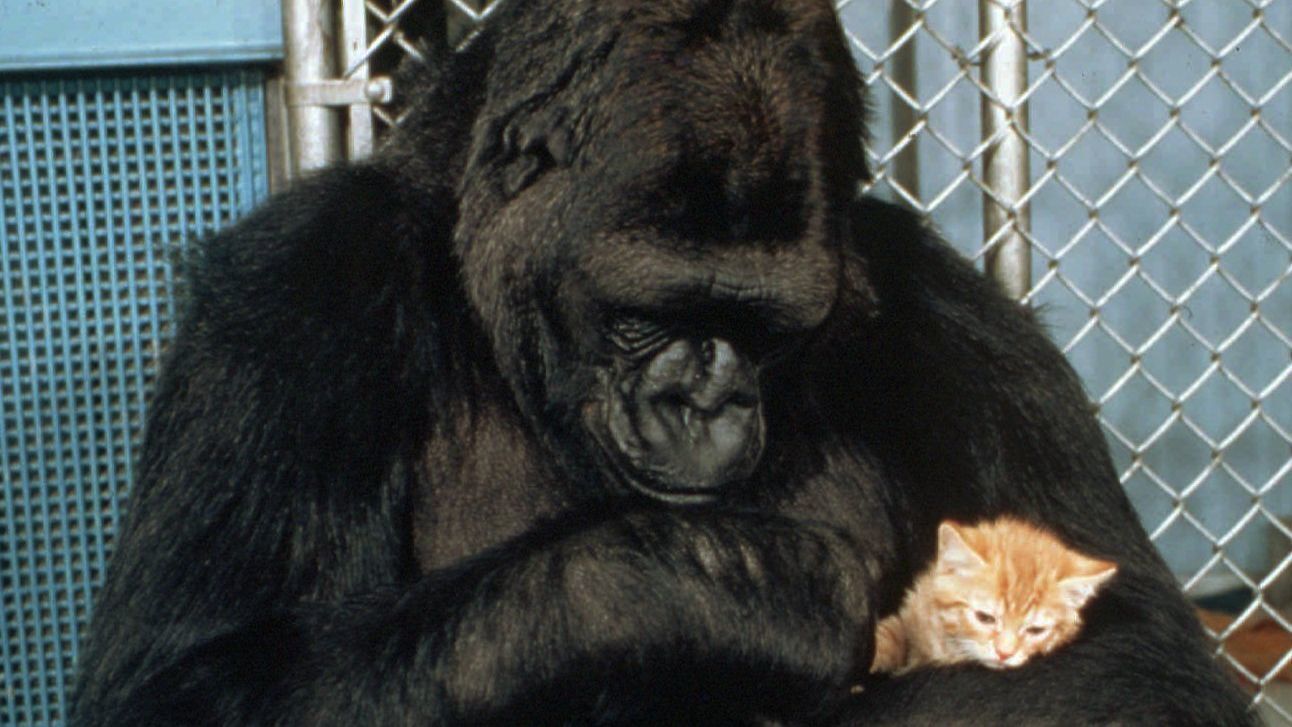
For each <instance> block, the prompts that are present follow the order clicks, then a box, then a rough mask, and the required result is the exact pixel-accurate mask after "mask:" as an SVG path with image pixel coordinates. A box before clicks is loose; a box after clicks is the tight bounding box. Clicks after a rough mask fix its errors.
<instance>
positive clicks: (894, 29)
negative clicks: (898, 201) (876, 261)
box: [888, 0, 921, 199]
mask: <svg viewBox="0 0 1292 727" xmlns="http://www.w3.org/2000/svg"><path fill="white" fill-rule="evenodd" d="M915 22H916V14H915V10H914V9H913V8H911V6H910V5H908V4H907V3H906V0H894V2H893V3H892V4H891V5H890V7H889V15H888V40H889V43H892V42H893V41H895V40H897V39H898V38H900V37H902V35H903V34H904V33H906V31H907V30H909V29H910V27H911V26H912V25H914V24H915ZM917 38H918V36H912V37H911V39H910V40H908V41H906V44H905V45H903V46H902V47H901V48H899V49H897V50H896V51H894V52H893V54H892V57H891V60H890V65H889V68H890V71H889V76H890V77H891V78H892V79H893V81H894V82H895V83H896V84H897V85H898V87H900V88H901V89H902V90H903V91H905V92H906V93H907V95H909V96H910V97H911V98H912V99H917V100H918V99H919V97H920V96H919V91H918V90H917V88H916V87H917V84H918V83H919V76H918V68H917V67H916V64H915V42H916V40H917ZM919 120H920V114H919V113H917V112H916V110H915V109H913V108H911V107H910V106H907V105H906V103H904V102H903V101H901V100H894V101H893V108H892V110H891V113H890V114H889V119H888V123H889V129H890V130H891V132H892V136H893V144H894V145H896V144H900V143H901V142H902V140H903V139H905V138H906V137H908V136H910V135H911V133H912V131H913V130H914V128H915V125H916V124H917V123H918V122H919ZM889 175H890V178H891V180H892V182H893V184H896V185H898V186H900V187H901V188H902V189H904V190H906V192H907V193H908V194H910V195H911V197H913V198H915V199H921V198H920V150H919V141H918V139H911V140H910V141H909V142H908V143H907V145H906V147H905V148H904V149H902V150H901V151H900V152H898V153H897V155H896V156H895V157H893V160H892V167H891V171H890V172H889Z"/></svg>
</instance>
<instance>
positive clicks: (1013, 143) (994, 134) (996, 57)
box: [978, 0, 1032, 299]
mask: <svg viewBox="0 0 1292 727" xmlns="http://www.w3.org/2000/svg"><path fill="white" fill-rule="evenodd" d="M1026 30H1027V11H1026V0H979V4H978V35H979V37H980V38H982V39H984V40H986V39H990V40H989V41H988V46H987V49H986V51H985V52H984V57H983V63H982V82H983V85H984V86H986V87H987V89H988V90H989V91H990V92H991V93H992V94H994V95H995V99H992V98H989V97H986V96H984V98H983V99H982V101H981V103H982V135H983V139H996V140H997V141H996V142H995V143H993V144H992V145H991V146H990V147H988V148H987V150H986V151H985V153H984V155H983V182H984V183H985V185H986V188H987V189H988V190H989V192H990V194H986V195H984V196H983V211H982V212H983V214H982V218H983V219H982V221H983V238H984V240H985V241H986V242H987V244H988V246H989V247H988V249H987V254H986V263H987V273H988V274H989V275H991V276H992V277H993V278H995V279H996V280H997V281H999V282H1000V284H1001V285H1002V286H1003V287H1004V289H1005V291H1006V292H1007V293H1008V294H1009V295H1010V296H1011V297H1013V298H1015V299H1018V298H1022V297H1023V296H1025V295H1027V293H1028V291H1030V290H1031V288H1032V250H1031V248H1030V247H1029V245H1028V241H1027V236H1026V234H1025V233H1026V231H1027V229H1028V213H1027V208H1026V205H1025V204H1022V200H1023V197H1024V195H1026V194H1027V191H1028V188H1029V186H1030V183H1031V172H1032V170H1031V164H1030V162H1029V159H1028V147H1027V141H1026V140H1025V139H1024V138H1023V133H1022V132H1024V131H1026V130H1027V104H1026V103H1025V102H1023V101H1022V97H1023V94H1024V92H1025V91H1026V90H1027V47H1026V44H1025V43H1024V41H1023V33H1024V32H1025V31H1026ZM993 195H994V197H995V198H994V199H993Z"/></svg>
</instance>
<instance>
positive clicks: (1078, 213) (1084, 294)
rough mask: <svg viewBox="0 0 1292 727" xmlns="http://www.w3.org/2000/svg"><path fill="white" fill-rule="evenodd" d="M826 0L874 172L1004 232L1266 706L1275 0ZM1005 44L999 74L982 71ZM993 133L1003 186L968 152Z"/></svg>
mask: <svg viewBox="0 0 1292 727" xmlns="http://www.w3.org/2000/svg"><path fill="white" fill-rule="evenodd" d="M357 1H358V0H346V2H347V3H349V2H357ZM502 1H504V0H499V1H496V2H492V3H490V2H466V1H465V0H368V1H367V2H364V3H363V5H364V7H365V8H366V14H365V18H366V23H367V26H366V28H365V29H364V30H365V32H366V35H365V36H363V37H366V38H367V40H368V48H367V52H366V54H363V55H362V56H361V57H363V58H384V59H385V61H384V62H386V63H389V62H390V61H391V59H393V58H397V57H399V56H401V55H403V54H406V53H408V52H410V51H411V52H413V53H416V51H417V37H418V34H419V33H421V32H423V31H424V29H423V28H420V27H416V28H415V27H414V26H411V25H410V26H408V27H407V28H405V23H406V22H407V19H408V18H413V17H417V16H418V14H419V12H425V11H426V9H427V8H433V9H434V10H435V11H436V12H438V11H439V10H440V9H441V8H443V9H444V11H445V12H446V14H447V16H448V26H449V28H450V31H449V33H450V36H456V37H460V36H461V35H463V34H464V33H467V32H469V31H470V28H471V27H472V25H473V24H474V23H476V22H478V21H479V20H480V19H482V18H483V17H485V16H487V15H489V14H490V13H491V11H492V10H493V9H494V8H496V7H498V6H499V5H500V4H501V2H502ZM836 5H837V6H838V8H839V12H840V15H841V17H842V19H843V23H844V26H845V29H846V31H847V33H848V35H849V38H850V40H851V41H852V43H853V46H854V49H855V55H856V58H857V60H858V62H859V64H860V66H861V68H862V69H863V72H864V74H865V76H866V81H867V85H868V86H869V88H870V96H871V99H872V101H873V102H874V104H875V106H876V112H875V113H874V114H873V118H872V125H873V127H874V128H873V129H872V131H873V132H874V138H873V140H872V143H871V147H870V150H869V151H870V155H871V161H872V163H873V164H874V166H875V168H876V169H877V171H878V179H877V182H876V184H875V187H874V189H873V191H874V192H875V193H877V194H880V195H884V196H888V197H890V198H894V199H898V200H901V201H903V202H905V203H906V204H908V205H911V206H913V207H915V208H917V209H920V210H922V211H924V212H926V213H928V214H929V215H930V216H931V217H932V219H933V220H934V221H935V222H936V223H937V224H938V225H939V226H940V227H941V228H942V230H943V231H944V233H945V234H946V236H947V237H948V239H950V240H951V241H952V242H953V244H956V245H957V246H958V247H959V248H960V249H961V250H962V251H963V252H965V253H966V254H967V255H970V256H971V257H973V258H975V259H977V260H979V261H987V260H989V259H990V258H991V257H992V255H993V254H994V253H995V252H997V248H998V247H1000V246H1002V245H1004V244H1006V243H1008V242H1009V241H1010V240H1011V238H1015V239H1017V240H1018V241H1019V242H1021V243H1022V244H1023V246H1024V247H1025V248H1026V250H1025V252H1026V253H1027V255H1025V256H1023V257H1021V258H1019V259H1020V260H1022V261H1024V264H1023V265H1022V266H1021V267H1020V268H1017V269H1015V270H1013V271H1009V270H1006V271H1005V273H1003V274H1002V273H1000V272H999V271H995V270H993V272H994V273H996V274H997V276H998V277H999V278H1002V282H1003V283H1004V284H1006V286H1007V287H1011V288H1012V289H1014V290H1017V291H1018V292H1019V294H1020V295H1021V296H1022V297H1023V298H1024V299H1025V300H1026V301H1028V302H1030V303H1031V304H1033V305H1036V306H1039V307H1041V308H1042V309H1043V310H1044V318H1045V319H1046V320H1047V321H1048V323H1049V325H1050V330H1051V333H1052V337H1053V339H1054V340H1055V342H1056V343H1058V344H1059V345H1060V346H1061V347H1062V348H1063V349H1064V351H1065V352H1066V353H1067V355H1068V356H1069V358H1070V359H1071V360H1072V362H1073V363H1074V365H1075V366H1076V367H1077V369H1078V371H1079V372H1080V373H1081V374H1082V376H1083V378H1084V381H1085V385H1086V388H1087V391H1088V393H1089V395H1090V398H1091V400H1092V406H1094V407H1095V409H1096V410H1097V412H1098V414H1099V416H1100V418H1101V421H1102V422H1103V424H1104V428H1105V431H1106V432H1107V437H1108V442H1109V445H1110V447H1111V449H1112V452H1113V456H1114V460H1115V462H1116V464H1117V466H1118V468H1119V471H1120V473H1121V477H1122V480H1123V481H1124V483H1125V486H1126V488H1127V491H1128V493H1129V495H1130V497H1131V499H1132V501H1133V502H1134V503H1135V505H1136V507H1137V508H1138V510H1139V512H1140V514H1141V516H1142V519H1143V522H1144V524H1145V527H1146V528H1147V529H1148V531H1149V532H1150V534H1151V535H1152V537H1153V539H1154V541H1155V542H1156V543H1157V544H1158V546H1159V548H1160V549H1161V551H1162V553H1163V555H1164V556H1165V558H1166V559H1167V561H1168V563H1169V564H1170V565H1171V567H1172V568H1173V569H1174V570H1175V572H1176V573H1177V574H1178V575H1179V577H1180V580H1181V583H1182V584H1183V585H1184V587H1185V589H1186V591H1188V592H1189V593H1190V594H1191V595H1193V596H1195V597H1198V598H1200V599H1202V598H1203V597H1208V596H1209V597H1211V598H1212V602H1216V603H1221V604H1222V605H1223V607H1224V610H1225V611H1227V612H1228V613H1227V614H1221V616H1220V617H1219V618H1218V620H1208V624H1209V625H1210V626H1212V627H1213V629H1214V630H1215V632H1216V633H1217V636H1218V648H1217V653H1218V654H1219V655H1221V658H1222V659H1224V660H1225V662H1226V663H1227V664H1229V665H1230V666H1232V667H1233V669H1234V671H1235V672H1236V674H1237V675H1239V677H1240V678H1241V679H1243V680H1245V681H1246V682H1247V683H1248V685H1249V686H1251V687H1252V691H1253V695H1254V696H1253V699H1254V700H1255V701H1256V702H1257V703H1258V704H1263V705H1264V706H1263V707H1262V709H1263V710H1264V714H1265V715H1266V716H1267V717H1268V718H1270V719H1271V720H1283V719H1289V715H1288V712H1287V707H1285V706H1283V705H1284V704H1287V705H1292V699H1289V698H1283V699H1280V695H1279V691H1280V688H1279V687H1278V685H1277V683H1276V682H1275V680H1276V678H1277V677H1278V675H1279V674H1280V673H1284V672H1285V671H1286V672H1287V674H1288V677H1287V678H1289V679H1292V669H1286V668H1287V667H1289V662H1292V651H1289V648H1292V622H1290V621H1289V619H1288V617H1287V616H1285V615H1284V614H1285V613H1289V611H1285V610H1284V609H1286V608H1287V607H1288V606H1289V603H1292V588H1289V587H1288V586H1286V585H1284V583H1283V581H1284V580H1287V581H1288V582H1289V583H1292V575H1288V576H1285V573H1286V572H1287V571H1289V570H1290V569H1292V521H1288V522H1285V518H1286V517H1287V516H1288V514H1289V511H1292V491H1289V488H1288V486H1287V485H1288V483H1289V479H1292V478H1290V477H1289V472H1292V382H1290V381H1289V379H1290V378H1292V355H1290V354H1292V285H1289V284H1288V280H1289V277H1292V184H1289V178H1290V177H1292V0H1194V1H1192V2H1189V1H1188V0H1159V1H1158V2H1138V3H1115V2H1103V1H1101V0H1045V2H1044V3H1039V2H1033V3H1030V7H1029V4H1028V3H1025V2H1021V1H1019V0H979V1H978V2H968V1H967V0H836ZM419 8H420V10H419ZM1028 9H1030V10H1031V11H1032V15H1031V17H1030V18H1028V17H1026V11H1027V10H1028ZM1009 43H1013V44H1015V45H1017V46H1018V48H1019V50H1020V54H1019V58H1020V59H1021V63H1020V64H1019V68H1018V69H1017V70H1018V73H1019V77H1020V78H1021V79H1022V84H1021V85H1020V86H1019V87H1018V88H1017V89H1016V90H1014V91H1009V92H1007V91H1005V90H1003V89H1002V88H1001V87H1000V86H999V85H998V83H997V80H996V79H995V78H994V77H992V76H991V75H990V74H989V73H988V65H989V64H990V63H991V61H992V54H993V53H995V52H997V51H998V50H999V49H1001V48H1002V47H1003V46H1004V45H1007V44H1009ZM360 68H361V65H356V66H355V67H354V68H351V69H349V70H350V71H351V72H352V73H354V72H356V71H357V70H359V69H360ZM368 70H369V69H367V68H362V71H361V72H363V73H367V72H368ZM377 71H378V72H382V69H377ZM395 93H396V97H398V94H399V89H398V88H397V89H395ZM378 114H379V115H380V116H381V118H382V119H383V122H384V123H395V122H396V121H397V118H398V114H397V110H392V109H390V108H386V109H384V110H383V109H378ZM993 115H995V116H1001V117H1003V119H1004V122H1003V124H999V123H996V122H995V121H994V120H993V118H992V116H993ZM1011 137H1013V138H1016V139H1018V140H1021V143H1020V144H1019V145H1018V147H1019V150H1020V152H1019V153H1017V154H1015V156H1014V161H1013V162H1012V163H1014V164H1015V165H1016V167H1017V169H1015V170H1014V171H1015V173H1021V175H1022V177H1021V184H1020V185H1019V187H1018V189H1017V190H1016V192H1015V193H1014V194H1013V195H1012V196H1010V195H1002V193H1001V190H1000V188H998V187H997V186H996V185H995V184H994V183H993V182H992V181H991V180H990V175H989V174H988V173H987V171H986V166H987V165H988V164H989V163H991V161H990V160H991V159H992V157H993V155H996V154H999V153H1000V152H1001V150H1002V148H1003V147H1004V146H1005V145H1006V143H1007V142H1008V141H1009V140H1010V139H1011ZM993 210H994V211H995V212H1000V213H1001V214H994V213H993ZM1258 632H1259V633H1258ZM1253 639H1255V642H1256V643H1257V644H1258V648H1255V649H1246V650H1245V649H1243V648H1242V647H1243V646H1244V645H1249V644H1251V643H1253ZM1257 652H1259V653H1257ZM1288 691H1289V693H1292V688H1290V689H1289V690H1288ZM1280 702H1282V703H1281V704H1280Z"/></svg>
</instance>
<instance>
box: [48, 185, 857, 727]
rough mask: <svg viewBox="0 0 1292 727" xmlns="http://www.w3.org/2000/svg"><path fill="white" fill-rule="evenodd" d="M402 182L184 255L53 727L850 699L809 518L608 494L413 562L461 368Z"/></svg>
mask: <svg viewBox="0 0 1292 727" xmlns="http://www.w3.org/2000/svg"><path fill="white" fill-rule="evenodd" d="M422 194H423V193H422V192H418V193H409V192H407V191H406V189H405V188H404V187H403V186H401V185H400V184H399V183H398V182H396V181H395V180H394V179H393V178H392V177H391V176H390V175H388V174H386V173H384V172H382V171H380V170H377V169H364V168H359V169H350V170H344V169H342V170H334V171H330V172H327V173H325V174H324V175H322V176H320V177H317V178H315V179H313V180H311V181H308V182H305V183H303V184H301V185H298V187H296V188H294V189H293V190H292V191H290V192H288V193H287V194H286V195H285V196H281V197H278V198H275V199H274V200H273V201H271V202H270V203H269V204H268V205H267V206H266V207H265V208H263V209H261V210H260V211H258V212H257V213H255V214H253V215H252V216H251V217H249V218H248V219H246V220H245V221H243V222H242V223H240V224H239V225H237V226H235V227H233V228H231V229H229V230H228V231H226V232H224V233H222V234H221V235H220V236H218V237H217V238H215V239H213V240H211V241H209V242H208V243H207V244H206V245H205V246H204V249H203V251H202V253H201V255H200V257H199V258H198V259H197V260H196V261H195V262H194V264H193V266H192V269H191V270H190V271H189V277H190V280H191V286H192V295H191V302H190V303H189V304H188V309H187V312H186V315H185V317H184V319H183V323H182V325H181V327H180V329H179V330H178V332H177V335H176V339H175V342H174V345H173V348H172V350H171V352H170V353H169V356H168V359H167V362H166V364H165V368H164V372H163V375H162V380H161V381H160V382H159V387H158V391H157V394H156V396H155V398H154V400H153V403H152V407H151V411H150V415H149V422H148V426H147V432H146V435H145V443H144V447H143V452H142V456H141V459H140V465H139V466H140V472H139V476H138V480H137V484H136V487H135V490H134V491H133V494H132V499H131V503H130V509H131V512H130V518H129V520H128V521H127V525H126V527H125V528H124V530H123V532H122V534H121V537H120V541H119V543H118V546H117V550H116V553H115V555H114V561H113V563H112V567H111V569H110V571H109V576H108V582H107V583H106V584H105V587H104V589H103V591H102V592H101V594H100V597H99V600H98V602H97V603H96V607H95V621H94V629H93V636H92V637H91V640H90V643H89V644H88V645H87V649H86V651H85V652H83V653H84V658H83V659H82V662H81V664H80V665H79V668H80V674H81V677H80V682H79V691H78V694H77V695H76V698H75V706H74V713H73V719H72V721H73V723H74V724H114V725H115V724H132V725H136V724H137V725H148V724H172V723H201V724H260V723H266V724H268V723H274V724H278V723H283V724H387V723H389V724H403V723H406V722H408V721H409V720H413V719H417V718H422V719H425V720H426V721H430V722H432V723H445V722H450V723H457V722H470V723H477V722H497V723H509V724H516V723H537V722H539V721H542V720H549V721H552V722H561V721H565V720H569V719H573V718H580V719H586V718H587V717H588V715H594V716H595V717H594V718H595V719H602V720H607V721H614V720H624V719H635V718H640V719H643V720H645V721H658V720H659V719H668V715H681V714H688V715H694V717H695V718H696V719H698V720H699V721H701V722H702V721H703V719H704V718H705V716H706V715H708V716H710V717H712V719H713V720H714V721H721V720H723V719H726V718H729V717H730V716H731V715H733V714H741V713H745V714H750V715H755V714H768V715H773V716H785V717H790V716H793V715H795V714H805V713H809V712H811V711H813V710H817V709H819V708H821V707H822V706H823V704H824V703H825V702H826V701H827V700H828V699H831V698H834V697H835V695H838V694H842V693H844V692H845V691H846V690H845V689H844V685H846V683H847V680H848V678H849V673H848V672H849V669H850V668H851V667H852V665H853V664H854V659H853V658H852V656H853V655H852V654H851V653H849V650H848V649H840V648H839V647H838V645H839V644H853V643H864V642H865V639H864V638H863V637H859V634H864V633H866V632H867V625H868V624H869V623H870V620H871V619H870V614H869V607H868V603H867V601H866V594H868V593H869V592H870V591H871V588H872V584H871V582H870V579H869V578H868V577H867V575H866V572H865V571H864V569H863V568H862V567H861V566H857V565H855V564H854V563H853V560H854V558H855V557H856V552H855V549H854V545H853V543H851V542H850V541H848V540H847V539H845V538H843V537H842V536H840V535H838V534H837V532H835V531H832V530H830V529H827V528H824V527H820V528H814V527H812V526H804V525H802V524H798V523H793V524H792V523H790V522H788V521H787V520H785V519H782V518H778V517H776V516H756V515H739V514H733V513H723V512H718V511H716V510H704V509H690V510H685V511H674V510H667V509H664V508H659V509H649V510H642V511H638V512H635V513H614V512H611V511H610V508H602V509H601V510H600V511H599V513H598V516H597V519H596V520H591V519H584V520H578V521H574V520H567V521H564V522H554V523H550V524H548V525H546V526H544V527H542V528H539V529H537V530H536V531H535V532H531V533H529V534H527V535H524V536H521V538H519V539H517V540H514V541H511V542H507V543H503V544H501V545H499V546H498V547H496V548H494V549H492V550H490V551H487V552H486V553H485V554H482V555H479V556H477V557H475V558H471V559H468V560H467V561H465V562H464V563H462V564H459V565H458V566H455V567H453V568H451V569H447V570H443V571H440V572H435V573H432V574H430V575H428V576H422V575H420V574H419V572H418V566H417V564H416V563H415V562H414V557H413V555H412V552H413V546H412V543H411V534H410V530H411V528H410V526H409V519H410V517H409V514H410V512H411V506H410V499H411V498H412V497H413V496H414V492H413V490H414V488H415V487H416V486H418V484H419V483H418V482H417V479H418V476H417V474H416V473H417V472H418V465H417V462H418V461H419V457H420V455H421V453H422V452H423V449H424V447H425V443H426V441H427V438H428V437H430V436H433V433H434V432H435V431H437V429H436V427H437V426H438V425H437V424H436V422H435V413H436V412H442V411H447V410H450V409H452V408H453V407H456V406H464V405H470V402H469V401H463V400H456V399H454V397H455V396H469V395H471V394H472V393H473V392H474V391H475V390H474V389H471V388H469V387H470V386H475V385H478V383H479V381H480V378H479V372H478V371H466V370H465V369H463V368H461V367H463V366H466V364H464V363H463V362H462V361H461V360H460V359H462V358H464V357H469V356H470V355H471V354H470V352H468V351H464V350H461V349H457V348H454V345H455V344H456V343H458V342H459V338H458V337H459V336H460V335H461V332H460V331H457V330H455V329H456V328H460V327H464V326H467V325H469V324H468V323H466V322H464V321H466V320H467V314H466V313H465V311H464V308H465V305H464V303H463V302H462V301H461V300H458V299H455V298H454V291H456V290H458V288H459V285H458V283H457V280H456V275H457V272H456V268H454V267H453V266H452V264H451V262H450V261H449V260H448V259H447V258H448V255H447V253H445V252H443V251H442V250H440V251H438V252H437V250H435V249H431V244H430V243H429V242H428V240H434V239H436V238H437V236H439V239H441V240H442V239H445V238H444V237H443V236H444V235H446V234H447V232H446V228H447V224H446V223H445V222H444V220H451V219H452V217H451V213H450V212H446V209H448V207H447V206H446V205H444V206H442V205H439V204H438V203H437V201H436V200H435V199H434V197H433V196H431V197H423V196H421V195H422ZM436 221H439V222H438V227H437V222H436ZM437 255H443V256H444V259H438V258H437V257H436V256H437ZM463 380H467V381H469V383H468V384H461V383H459V382H461V381H463ZM459 387H461V389H462V390H461V391H459V390H458V389H459ZM433 484H434V483H433ZM433 484H432V486H433ZM860 650H861V651H862V653H860V654H858V655H857V659H856V663H866V661H867V660H868V654H867V653H865V650H866V647H865V646H863V647H861V649H860ZM540 715H541V718H540ZM688 719H690V717H688Z"/></svg>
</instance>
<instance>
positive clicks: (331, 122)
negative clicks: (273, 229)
mask: <svg viewBox="0 0 1292 727" xmlns="http://www.w3.org/2000/svg"><path fill="white" fill-rule="evenodd" d="M335 14H336V8H335V6H334V4H333V3H332V2H330V1H329V0H283V40H284V46H285V49H284V50H285V51H286V59H285V61H284V64H283V72H284V76H285V79H284V80H285V82H286V84H287V104H288V109H287V117H288V124H289V129H290V139H289V146H290V148H291V155H292V161H293V164H292V172H293V174H294V175H295V174H299V173H301V172H307V171H309V170H311V169H317V168H319V167H322V166H326V165H328V164H330V163H332V162H334V161H337V160H339V159H341V158H342V145H341V119H340V112H339V111H338V110H337V109H335V108H328V107H327V106H323V105H318V104H315V103H311V102H308V101H303V100H301V99H300V97H299V95H298V94H297V93H295V91H296V89H298V88H304V87H309V86H311V85H314V84H319V83H322V82H324V81H330V80H333V79H335V78H336V75H337V74H336V21H335Z"/></svg>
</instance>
